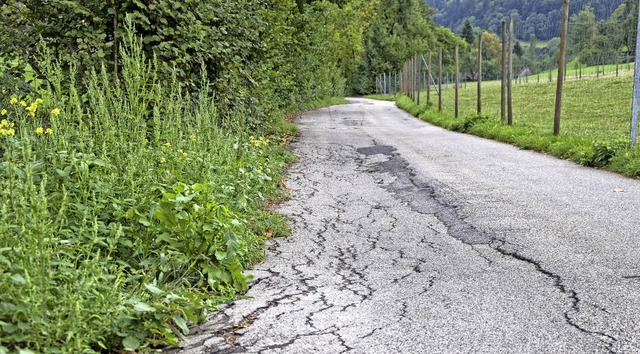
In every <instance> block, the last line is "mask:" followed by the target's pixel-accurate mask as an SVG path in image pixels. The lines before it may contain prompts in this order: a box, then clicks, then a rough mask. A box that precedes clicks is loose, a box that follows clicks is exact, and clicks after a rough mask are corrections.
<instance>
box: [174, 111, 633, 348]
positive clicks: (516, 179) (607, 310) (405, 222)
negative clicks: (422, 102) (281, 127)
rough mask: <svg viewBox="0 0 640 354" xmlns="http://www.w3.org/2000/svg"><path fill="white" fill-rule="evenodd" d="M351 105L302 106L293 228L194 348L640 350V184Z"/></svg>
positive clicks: (197, 336)
mask: <svg viewBox="0 0 640 354" xmlns="http://www.w3.org/2000/svg"><path fill="white" fill-rule="evenodd" d="M350 101H351V102H352V103H351V104H350V105H344V106H334V107H329V108H325V109H321V110H318V111H313V112H309V113H306V114H304V115H302V116H301V117H299V118H298V119H297V122H296V123H297V124H298V125H299V126H300V129H301V131H302V136H301V138H300V139H299V141H298V142H297V143H295V144H294V151H295V153H296V155H297V156H298V157H299V159H300V162H299V163H298V164H296V165H294V166H293V168H292V169H291V171H290V174H289V178H288V182H287V186H288V188H289V189H290V190H291V200H290V201H289V202H287V203H286V204H284V205H283V206H282V207H281V208H280V212H281V213H284V214H285V215H287V216H288V217H289V218H290V220H291V223H292V225H293V235H291V236H290V237H288V238H282V239H275V240H273V241H272V242H271V243H270V246H269V254H268V259H267V260H266V261H265V262H264V263H263V264H260V265H258V266H257V267H256V268H255V269H253V270H251V271H250V272H251V273H252V274H254V276H255V281H254V283H253V284H252V286H251V289H250V290H249V292H248V293H247V297H248V299H246V300H239V301H237V302H235V303H234V304H232V305H230V306H227V307H225V308H223V309H222V310H221V311H220V312H217V313H215V314H212V315H211V316H210V320H211V321H210V322H209V323H207V324H205V325H204V326H202V327H201V328H199V329H197V330H195V331H194V333H193V335H191V336H190V341H189V342H187V343H186V344H185V346H184V350H183V351H182V353H185V354H187V353H188V354H194V353H235V352H250V353H341V352H353V353H607V352H615V353H638V352H640V230H639V229H640V181H636V180H631V179H627V178H623V177H620V176H618V175H615V174H612V173H608V172H603V171H598V170H594V169H589V168H584V167H581V166H577V165H575V164H572V163H569V162H565V161H560V160H557V159H555V158H552V157H548V156H545V155H542V154H538V153H533V152H529V151H523V150H519V149H517V148H515V147H512V146H509V145H505V144H501V143H496V142H493V141H488V140H484V139H480V138H476V137H473V136H469V135H464V134H458V133H453V132H448V131H445V130H442V129H440V128H437V127H434V126H431V125H429V124H427V123H424V122H422V121H419V120H417V119H416V118H413V117H412V116H409V115H408V114H406V113H404V112H402V111H400V110H399V109H397V108H396V107H395V106H394V105H393V103H390V102H378V101H371V100H365V99H351V100H350Z"/></svg>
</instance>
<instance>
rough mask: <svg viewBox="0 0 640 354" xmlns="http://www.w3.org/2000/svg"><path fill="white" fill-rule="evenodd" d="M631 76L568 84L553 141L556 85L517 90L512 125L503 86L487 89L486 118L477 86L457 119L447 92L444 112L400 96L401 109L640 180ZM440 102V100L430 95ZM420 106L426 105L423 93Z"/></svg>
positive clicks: (467, 91)
mask: <svg viewBox="0 0 640 354" xmlns="http://www.w3.org/2000/svg"><path fill="white" fill-rule="evenodd" d="M632 79H633V77H632V75H624V76H622V75H621V76H620V77H615V76H605V77H600V78H599V79H588V80H587V79H585V80H570V81H567V82H566V83H565V86H564V88H565V89H564V99H563V102H564V104H563V110H562V120H561V134H560V136H554V135H553V134H552V131H553V117H554V111H555V89H556V82H551V83H549V82H541V83H532V82H530V83H524V84H518V85H514V88H513V102H514V105H513V106H514V114H513V122H514V124H513V126H507V125H503V124H501V122H500V82H486V83H484V84H483V89H482V92H483V110H482V115H481V116H478V115H477V112H476V107H477V106H476V104H477V95H476V92H477V89H476V88H477V86H476V85H475V83H474V84H468V85H467V86H466V88H461V89H460V99H459V102H460V106H459V107H460V117H461V118H457V119H456V118H454V117H453V116H454V90H453V89H451V88H450V89H448V90H446V91H445V90H443V111H442V112H439V111H438V110H437V108H434V107H433V104H437V103H436V102H435V101H434V102H431V105H429V106H427V105H426V103H425V104H423V105H421V106H420V107H418V106H417V105H416V104H415V103H414V102H413V101H412V100H411V99H409V98H408V97H406V96H401V97H399V98H398V99H397V101H396V104H397V105H398V107H400V108H402V109H404V110H406V111H407V112H410V113H411V114H413V115H416V116H419V117H420V118H422V119H424V120H426V121H429V122H431V123H433V124H436V125H439V126H442V127H444V128H447V129H451V130H455V131H460V132H467V133H471V134H475V135H478V136H482V137H486V138H490V139H495V140H498V141H502V142H506V143H510V144H514V145H516V146H519V147H521V148H524V149H531V150H536V151H541V152H544V153H549V154H552V155H555V156H557V157H560V158H564V159H569V160H572V161H575V162H577V163H580V164H583V165H587V166H593V167H599V168H607V169H609V170H612V171H615V172H618V173H621V174H624V175H626V176H630V177H640V150H639V149H638V148H634V149H630V148H628V145H629V144H628V139H629V126H630V117H631V99H632V89H633V82H632ZM432 99H434V100H437V96H432ZM421 102H426V93H424V92H423V93H422V95H421Z"/></svg>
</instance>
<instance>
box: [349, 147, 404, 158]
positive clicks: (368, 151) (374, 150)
mask: <svg viewBox="0 0 640 354" xmlns="http://www.w3.org/2000/svg"><path fill="white" fill-rule="evenodd" d="M356 151H357V152H359V153H361V154H363V155H366V156H371V155H389V154H391V153H392V152H394V151H396V148H394V147H393V146H390V145H374V146H368V147H361V148H359V149H356Z"/></svg>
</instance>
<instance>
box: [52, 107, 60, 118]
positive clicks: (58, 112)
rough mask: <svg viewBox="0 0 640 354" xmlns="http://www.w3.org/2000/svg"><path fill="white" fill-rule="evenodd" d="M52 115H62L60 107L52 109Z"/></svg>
mask: <svg viewBox="0 0 640 354" xmlns="http://www.w3.org/2000/svg"><path fill="white" fill-rule="evenodd" d="M51 115H52V116H54V117H57V116H59V115H60V108H54V109H52V110H51Z"/></svg>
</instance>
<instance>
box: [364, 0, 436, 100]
mask: <svg viewBox="0 0 640 354" xmlns="http://www.w3.org/2000/svg"><path fill="white" fill-rule="evenodd" d="M431 15H432V11H431V9H430V8H428V7H427V6H426V5H425V4H424V3H423V2H420V1H418V0H408V1H400V0H391V1H386V2H384V3H383V4H381V5H380V6H379V8H378V9H377V16H376V17H375V18H374V19H373V22H372V23H371V25H370V27H369V29H368V31H367V32H366V35H365V45H364V47H365V53H366V55H365V56H364V57H363V58H362V60H361V61H360V63H359V66H358V71H359V72H360V73H363V74H361V75H360V76H359V77H358V78H356V80H355V82H354V83H353V84H352V91H353V92H354V93H356V94H367V93H371V92H373V91H374V89H373V86H374V78H375V76H376V75H378V74H381V73H383V72H397V71H399V70H400V69H401V68H402V65H403V64H404V62H405V61H406V59H407V58H410V57H411V56H413V55H415V54H418V53H421V52H423V51H424V50H425V49H426V48H429V47H434V45H435V44H436V43H437V42H438V38H437V37H436V30H435V28H436V26H435V23H434V22H433V20H431Z"/></svg>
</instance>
